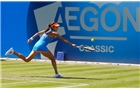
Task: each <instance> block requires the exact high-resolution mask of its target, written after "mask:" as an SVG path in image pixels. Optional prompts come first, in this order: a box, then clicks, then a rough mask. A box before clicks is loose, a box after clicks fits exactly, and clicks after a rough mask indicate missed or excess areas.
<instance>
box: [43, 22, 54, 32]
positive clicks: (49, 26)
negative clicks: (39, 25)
mask: <svg viewBox="0 0 140 90" xmlns="http://www.w3.org/2000/svg"><path fill="white" fill-rule="evenodd" d="M51 25H52V24H51V23H49V24H48V28H47V29H46V31H45V32H47V31H48V30H49V29H50V28H51Z"/></svg>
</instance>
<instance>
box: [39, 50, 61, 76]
mask: <svg viewBox="0 0 140 90" xmlns="http://www.w3.org/2000/svg"><path fill="white" fill-rule="evenodd" d="M40 53H41V54H42V55H43V56H45V57H48V58H49V59H50V60H51V63H52V66H53V68H54V71H55V74H58V70H57V65H56V61H55V58H54V56H53V54H52V53H51V52H50V51H49V50H48V51H46V52H40Z"/></svg>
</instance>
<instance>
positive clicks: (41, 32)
mask: <svg viewBox="0 0 140 90" xmlns="http://www.w3.org/2000/svg"><path fill="white" fill-rule="evenodd" d="M45 31H46V30H42V31H39V32H37V33H35V34H34V35H33V36H32V37H30V38H29V39H28V43H30V42H31V41H32V40H33V39H34V38H35V37H37V36H38V35H40V34H43V33H45Z"/></svg>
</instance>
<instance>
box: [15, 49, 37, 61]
mask: <svg viewBox="0 0 140 90" xmlns="http://www.w3.org/2000/svg"><path fill="white" fill-rule="evenodd" d="M37 53H38V52H37V51H33V50H32V51H31V52H30V54H29V55H28V57H25V56H24V55H22V54H20V53H18V52H15V51H14V53H13V54H14V55H16V56H18V57H19V58H21V59H22V60H23V61H25V62H30V61H31V60H32V59H33V58H34V57H35V56H36V54H37Z"/></svg>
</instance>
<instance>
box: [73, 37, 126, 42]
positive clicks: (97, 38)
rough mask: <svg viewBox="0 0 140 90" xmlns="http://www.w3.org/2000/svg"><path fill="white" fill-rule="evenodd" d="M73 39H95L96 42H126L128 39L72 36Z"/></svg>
mask: <svg viewBox="0 0 140 90" xmlns="http://www.w3.org/2000/svg"><path fill="white" fill-rule="evenodd" d="M70 38H71V39H83V40H84V39H91V38H94V39H95V40H115V41H116V40H121V41H126V40H127V37H96V36H70Z"/></svg>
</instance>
